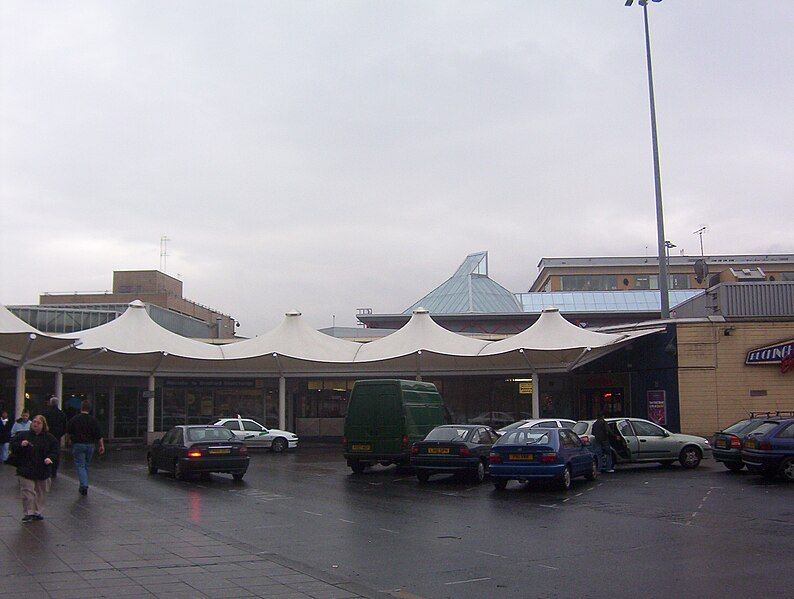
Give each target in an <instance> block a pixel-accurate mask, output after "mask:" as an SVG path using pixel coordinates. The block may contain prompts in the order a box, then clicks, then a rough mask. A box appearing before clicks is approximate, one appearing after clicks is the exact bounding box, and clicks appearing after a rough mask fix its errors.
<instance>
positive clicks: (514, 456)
mask: <svg viewBox="0 0 794 599" xmlns="http://www.w3.org/2000/svg"><path fill="white" fill-rule="evenodd" d="M507 457H508V458H510V460H511V461H513V462H531V461H533V460H534V459H535V456H534V455H532V454H531V453H510V454H508V455H507Z"/></svg>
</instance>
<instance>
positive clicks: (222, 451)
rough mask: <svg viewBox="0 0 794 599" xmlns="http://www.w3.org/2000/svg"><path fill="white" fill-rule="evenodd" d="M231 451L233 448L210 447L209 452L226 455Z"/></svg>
mask: <svg viewBox="0 0 794 599" xmlns="http://www.w3.org/2000/svg"><path fill="white" fill-rule="evenodd" d="M231 452H232V450H231V449H210V450H209V452H208V453H211V454H212V455H224V454H227V453H231Z"/></svg>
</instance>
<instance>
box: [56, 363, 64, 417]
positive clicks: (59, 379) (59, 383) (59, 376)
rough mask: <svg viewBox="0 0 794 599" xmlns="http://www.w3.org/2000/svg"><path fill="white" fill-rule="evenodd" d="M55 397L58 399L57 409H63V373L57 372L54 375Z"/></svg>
mask: <svg viewBox="0 0 794 599" xmlns="http://www.w3.org/2000/svg"><path fill="white" fill-rule="evenodd" d="M54 392H55V397H57V398H58V409H59V410H62V409H63V371H61V370H59V371H57V372H56V373H55V389H54Z"/></svg>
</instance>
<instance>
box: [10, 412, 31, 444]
mask: <svg viewBox="0 0 794 599" xmlns="http://www.w3.org/2000/svg"><path fill="white" fill-rule="evenodd" d="M27 430H30V412H28V411H27V410H22V415H21V416H20V417H19V418H18V419H17V421H16V422H14V425H13V426H12V427H11V436H12V437H13V436H14V435H16V434H17V433H20V432H23V431H27Z"/></svg>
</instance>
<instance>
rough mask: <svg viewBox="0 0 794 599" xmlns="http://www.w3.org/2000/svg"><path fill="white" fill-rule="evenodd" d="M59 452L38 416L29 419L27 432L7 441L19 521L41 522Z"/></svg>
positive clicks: (45, 423)
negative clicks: (14, 471)
mask: <svg viewBox="0 0 794 599" xmlns="http://www.w3.org/2000/svg"><path fill="white" fill-rule="evenodd" d="M59 450H60V447H59V446H58V441H57V439H56V438H55V437H53V436H52V435H51V434H50V433H49V427H48V426H47V419H46V418H44V416H42V415H41V414H39V415H38V416H36V417H35V418H34V419H33V420H32V422H31V425H30V430H27V431H23V432H20V433H18V434H17V435H15V436H14V437H13V438H12V439H11V452H12V453H11V459H12V461H13V465H14V466H16V468H17V479H18V481H19V495H20V497H21V499H22V509H23V510H24V512H25V515H24V517H23V518H22V522H32V521H35V520H44V516H43V515H42V514H41V512H42V510H43V509H44V499H45V496H46V494H47V492H48V491H49V490H50V476H51V475H52V465H53V464H54V463H55V460H57V459H58V451H59Z"/></svg>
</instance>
